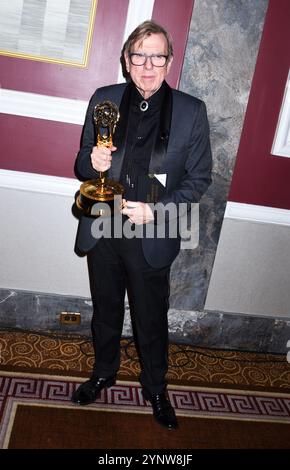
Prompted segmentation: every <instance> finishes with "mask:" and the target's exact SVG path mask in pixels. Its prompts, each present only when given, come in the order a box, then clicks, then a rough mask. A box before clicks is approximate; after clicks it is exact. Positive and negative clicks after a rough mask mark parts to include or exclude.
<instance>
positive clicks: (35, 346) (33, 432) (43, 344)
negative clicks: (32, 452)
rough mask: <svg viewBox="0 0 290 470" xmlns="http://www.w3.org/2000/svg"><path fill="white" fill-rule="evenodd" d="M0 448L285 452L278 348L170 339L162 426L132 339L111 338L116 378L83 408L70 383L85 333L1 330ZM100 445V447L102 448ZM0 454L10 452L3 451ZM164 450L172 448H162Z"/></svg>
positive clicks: (288, 406)
mask: <svg viewBox="0 0 290 470" xmlns="http://www.w3.org/2000/svg"><path fill="white" fill-rule="evenodd" d="M0 358H1V361H0V362H1V369H2V372H0V418H1V427H0V448H5V449H10V450H11V449H25V450H27V449H128V448H129V449H288V448H289V446H290V441H289V429H290V426H289V425H290V365H289V363H288V362H287V360H286V355H285V356H284V355H269V354H255V353H250V352H237V351H221V350H212V349H211V350H210V349H202V348H198V347H193V346H189V345H181V344H171V345H170V350H169V364H170V365H169V372H168V382H169V384H170V385H169V387H168V392H169V398H170V400H171V403H172V405H173V406H174V407H175V409H176V414H177V415H178V419H179V424H180V429H179V430H178V431H177V432H170V433H168V430H163V429H162V428H160V426H159V425H158V424H157V423H156V422H155V421H154V419H153V417H152V411H151V407H150V405H149V404H148V403H147V402H146V401H144V399H143V397H142V394H141V389H140V384H139V382H138V375H139V372H140V367H139V361H138V357H137V353H136V350H135V346H134V342H133V341H132V340H130V339H123V340H122V342H121V367H120V373H119V374H118V381H117V383H116V385H115V386H114V387H112V388H111V389H109V390H103V391H102V393H101V395H100V397H99V398H98V399H97V400H96V402H95V403H93V404H92V405H89V406H88V407H78V406H76V405H73V404H72V403H71V401H70V397H71V395H72V393H73V390H75V388H76V387H77V386H78V384H79V383H81V381H83V380H85V377H87V376H89V375H90V372H91V369H92V366H93V350H92V345H91V342H90V340H89V339H86V338H84V337H72V336H70V337H64V336H59V335H58V336H56V335H54V336H52V335H44V334H38V333H35V332H20V331H7V330H5V331H2V332H1V339H0ZM106 452H107V451H106ZM9 455H10V454H9ZM172 455H173V454H172Z"/></svg>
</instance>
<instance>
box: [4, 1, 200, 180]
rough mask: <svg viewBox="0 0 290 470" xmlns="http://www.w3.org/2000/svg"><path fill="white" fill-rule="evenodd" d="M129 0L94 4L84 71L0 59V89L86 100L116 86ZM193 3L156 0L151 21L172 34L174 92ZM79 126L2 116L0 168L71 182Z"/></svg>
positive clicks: (79, 130)
mask: <svg viewBox="0 0 290 470" xmlns="http://www.w3.org/2000/svg"><path fill="white" fill-rule="evenodd" d="M128 3H129V0H98V5H97V11H96V19H95V25H94V31H93V39H92V45H91V49H90V53H89V63H88V66H87V68H78V67H74V66H69V65H61V64H55V63H45V62H40V61H34V60H29V59H17V58H14V57H5V56H0V70H1V86H2V88H7V89H11V90H17V91H24V92H31V93H38V94H43V95H49V96H59V97H64V98H72V99H80V100H88V99H89V98H90V96H91V95H92V93H93V92H94V91H95V89H96V88H97V87H98V86H102V85H107V84H111V83H116V82H117V78H118V72H119V63H120V61H119V59H120V53H121V49H122V44H123V35H124V30H125V24H126V18H127V10H128ZM193 3H194V0H182V1H180V0H155V4H154V10H153V19H155V20H156V21H157V22H159V23H161V24H162V25H164V26H165V27H166V28H168V30H169V31H170V32H171V34H172V37H173V43H174V57H175V60H174V63H173V66H172V69H171V72H170V76H169V77H168V79H169V80H168V81H169V83H170V84H171V85H172V86H173V87H176V86H177V85H178V82H179V77H180V74H181V70H182V64H183V57H184V51H185V47H186V41H187V35H188V29H189V25H190V20H191V13H192V8H193ZM81 131H82V128H81V126H78V125H74V124H66V123H62V122H54V121H46V120H42V119H33V118H28V117H19V116H14V115H7V114H2V115H0V132H1V139H0V168H4V169H9V170H17V171H27V172H32V173H42V174H47V175H55V176H67V177H73V176H74V174H73V165H74V160H75V155H76V153H77V151H78V149H79V140H80V135H81Z"/></svg>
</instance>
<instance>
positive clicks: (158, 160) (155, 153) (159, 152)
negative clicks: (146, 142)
mask: <svg viewBox="0 0 290 470" xmlns="http://www.w3.org/2000/svg"><path fill="white" fill-rule="evenodd" d="M164 87H165V90H164V96H163V102H162V105H161V111H160V121H159V129H158V130H157V134H156V138H155V142H154V146H153V150H152V154H151V159H150V165H149V173H152V174H153V173H160V171H161V168H162V164H163V161H164V157H165V155H166V152H167V146H168V140H169V134H170V127H171V117H172V90H171V88H170V86H169V85H167V83H166V82H164Z"/></svg>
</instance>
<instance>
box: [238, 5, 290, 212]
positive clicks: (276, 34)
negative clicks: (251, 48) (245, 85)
mask: <svg viewBox="0 0 290 470" xmlns="http://www.w3.org/2000/svg"><path fill="white" fill-rule="evenodd" d="M289 18H290V2H289V0H279V1H277V0H270V2H269V7H268V11H267V15H266V19H265V25H264V31H263V34H262V39H261V44H260V49H259V54H258V58H257V63H256V69H255V73H254V78H253V82H252V87H251V92H250V96H249V102H248V106H247V112H246V116H245V121H244V126H243V131H242V135H241V141H240V145H239V149H238V154H237V160H236V165H235V170H234V174H233V179H232V184H231V189H230V193H229V200H230V201H235V202H241V203H248V204H257V205H264V206H272V207H277V208H285V209H290V158H285V157H278V156H273V155H271V154H270V152H271V148H272V144H273V139H274V135H275V130H276V126H277V121H278V117H279V112H280V107H281V103H282V99H283V94H284V89H285V84H286V80H287V76H288V72H289V67H290V26H289Z"/></svg>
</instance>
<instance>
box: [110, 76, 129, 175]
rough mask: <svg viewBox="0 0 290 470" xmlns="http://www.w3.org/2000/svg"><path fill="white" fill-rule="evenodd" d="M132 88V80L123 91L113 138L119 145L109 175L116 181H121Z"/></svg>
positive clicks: (116, 144)
mask: <svg viewBox="0 0 290 470" xmlns="http://www.w3.org/2000/svg"><path fill="white" fill-rule="evenodd" d="M132 88H133V85H132V83H131V82H130V83H128V85H127V86H126V88H125V91H124V93H123V96H122V99H121V103H120V106H119V112H120V120H119V122H118V124H117V126H116V131H115V134H114V139H113V142H114V145H115V146H116V147H117V150H116V152H114V153H113V156H112V158H113V164H112V166H111V168H110V170H109V176H110V177H111V178H112V179H114V180H116V181H119V179H120V175H121V169H122V164H123V160H124V155H125V149H126V142H127V134H128V122H129V112H130V100H131V94H132Z"/></svg>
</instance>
